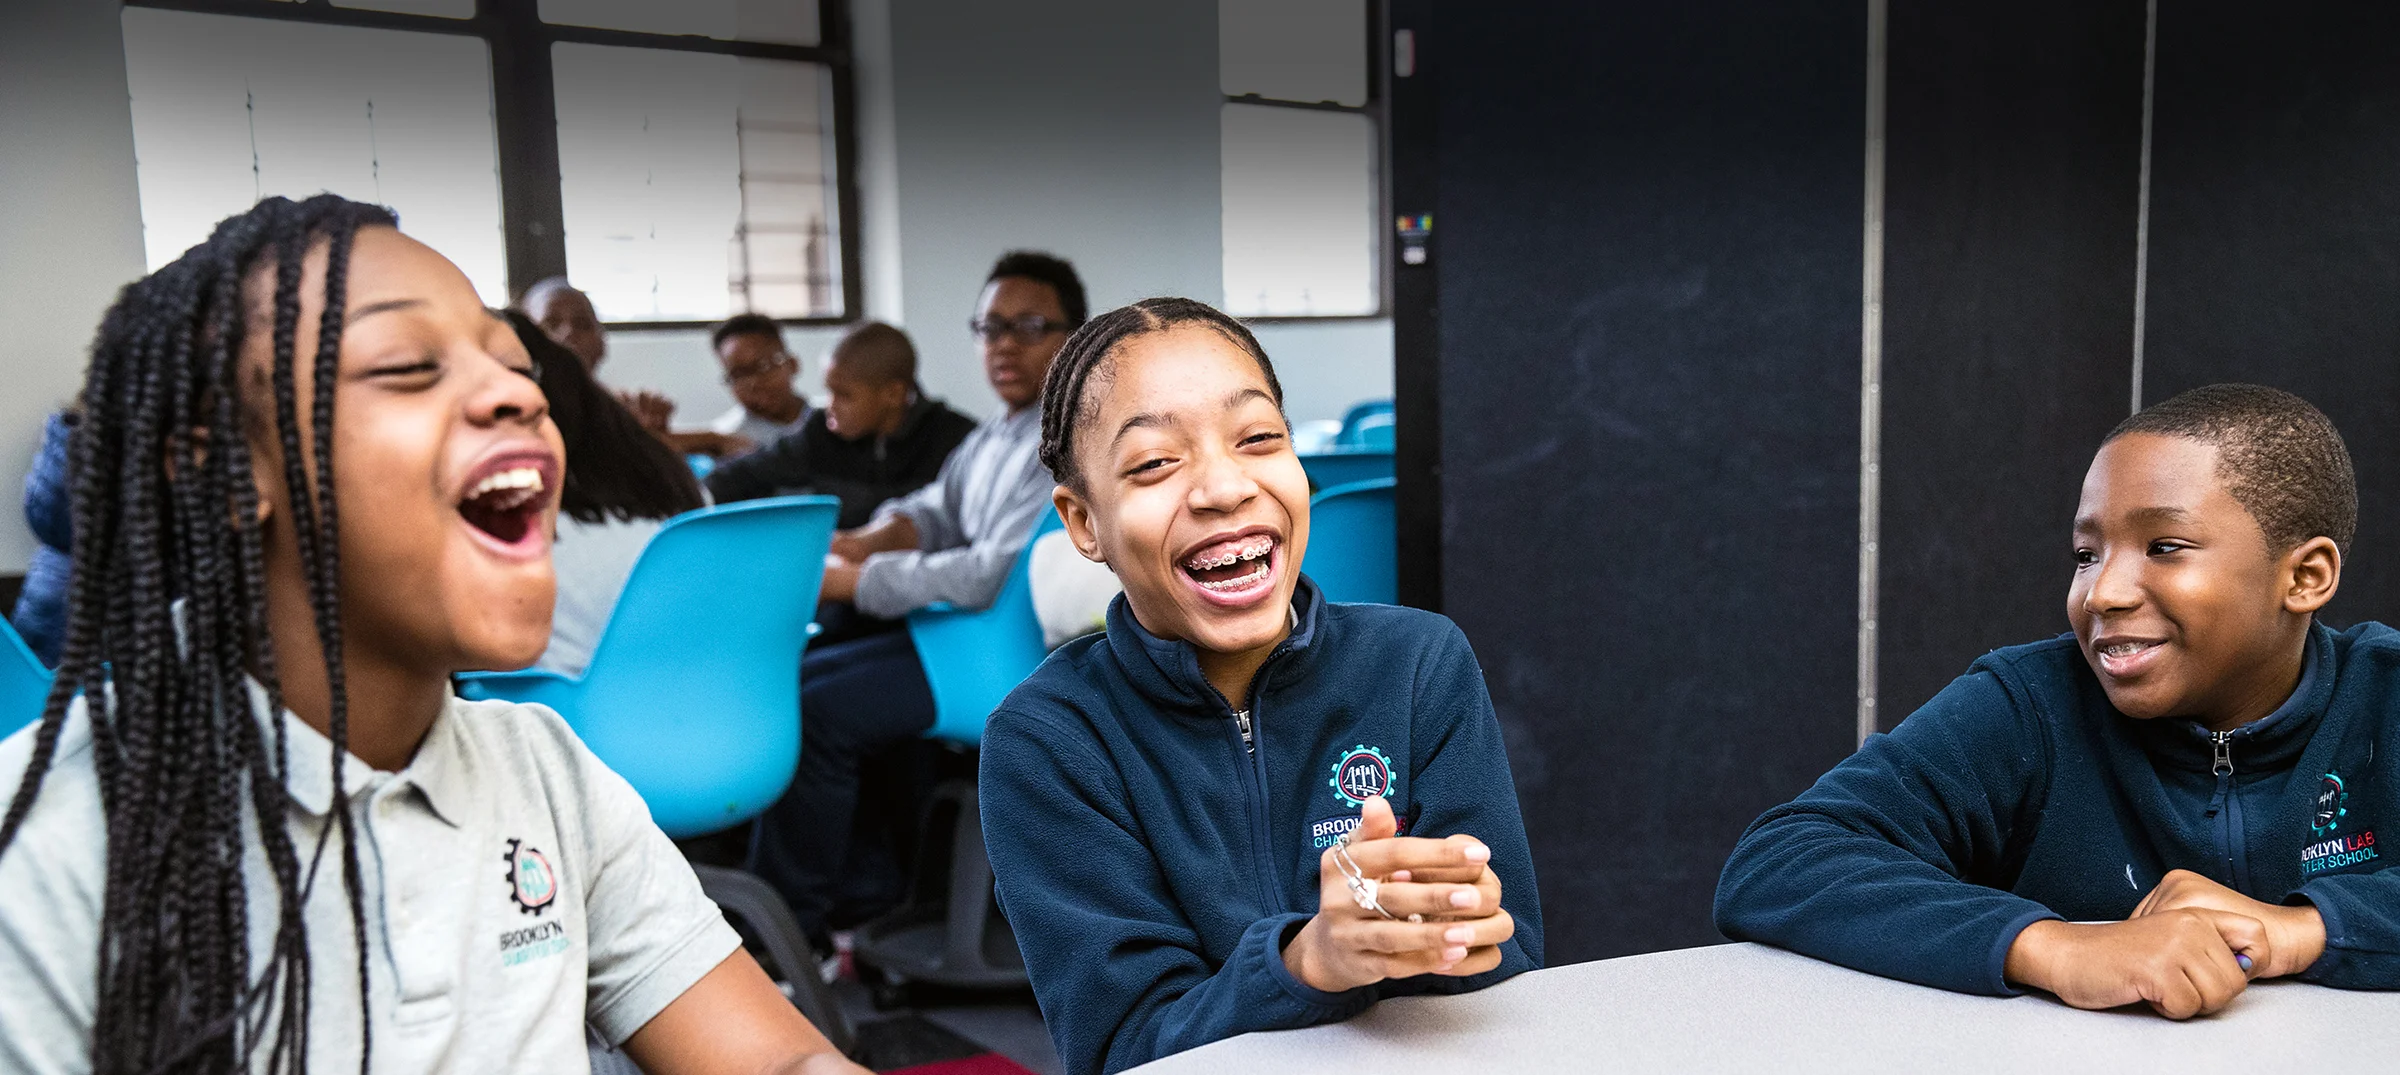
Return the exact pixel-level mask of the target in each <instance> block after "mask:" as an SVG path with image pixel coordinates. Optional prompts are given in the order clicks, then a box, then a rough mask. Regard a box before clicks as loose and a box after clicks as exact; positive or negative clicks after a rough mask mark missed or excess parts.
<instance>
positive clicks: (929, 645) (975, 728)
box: [908, 508, 1065, 746]
mask: <svg viewBox="0 0 2400 1075" xmlns="http://www.w3.org/2000/svg"><path fill="white" fill-rule="evenodd" d="M1064 525H1065V524H1063V523H1061V522H1060V521H1059V518H1058V510H1057V509H1056V508H1052V509H1049V510H1047V511H1044V512H1042V517H1041V519H1040V520H1038V521H1036V522H1035V523H1034V525H1033V534H1032V536H1031V537H1028V538H1026V539H1025V548H1024V550H1023V551H1021V552H1019V553H1017V562H1016V565H1015V566H1013V567H1011V568H1009V571H1008V581H1006V582H1004V583H1002V584H1001V586H1000V594H999V596H998V597H995V598H993V599H992V604H991V606H990V607H989V608H982V609H976V610H973V611H968V610H963V609H955V608H951V607H950V606H948V605H934V606H931V607H929V608H921V609H918V610H916V611H915V612H911V613H909V614H908V637H909V640H910V641H912V642H914V643H916V646H917V660H918V662H919V663H921V664H923V665H924V668H925V682H926V684H927V685H928V686H930V687H932V688H933V714H934V716H933V730H932V731H929V732H926V733H925V735H926V737H927V738H929V739H939V740H942V741H944V742H948V743H957V744H959V745H960V746H974V745H976V744H978V743H981V742H983V722H984V719H985V718H987V717H990V716H991V715H992V710H995V709H998V708H1000V700H1001V699H1003V698H1006V697H1008V692H1010V691H1012V690H1015V689H1017V684H1019V683H1023V682H1025V677H1026V676H1030V675H1032V674H1033V670H1034V669H1036V668H1039V667H1041V664H1042V659H1043V658H1045V657H1048V656H1049V655H1050V650H1049V648H1048V647H1046V646H1044V645H1042V623H1041V621H1040V620H1039V619H1037V618H1035V616H1034V614H1033V580H1032V577H1031V571H1032V566H1033V543H1034V542H1035V541H1037V540H1040V538H1041V536H1042V535H1043V534H1047V533H1049V532H1051V531H1053V530H1057V529H1060V528H1061V527H1063V526H1064Z"/></svg>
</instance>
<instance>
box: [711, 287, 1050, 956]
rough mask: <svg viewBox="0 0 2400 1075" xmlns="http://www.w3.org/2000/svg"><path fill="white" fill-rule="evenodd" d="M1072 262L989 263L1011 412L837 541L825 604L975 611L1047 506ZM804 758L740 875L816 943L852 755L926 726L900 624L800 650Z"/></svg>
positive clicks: (846, 826) (867, 611) (992, 320)
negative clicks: (1046, 417) (1045, 450)
mask: <svg viewBox="0 0 2400 1075" xmlns="http://www.w3.org/2000/svg"><path fill="white" fill-rule="evenodd" d="M1085 310H1086V307H1085V302H1084V294H1083V282H1082V281H1081V280H1080V279H1079V278H1077V276H1076V275H1075V268H1074V266H1072V265H1070V264H1068V263H1067V262H1066V261H1065V260H1063V259H1061V258H1057V257H1053V256H1051V255H1048V254H1038V253H1031V252H1025V251H1016V252H1011V253H1009V254H1007V255H1005V256H1003V257H1002V258H1001V259H1000V260H999V262H998V263H997V264H995V265H993V266H992V271H991V273H990V275H989V276H988V277H987V278H986V280H985V283H984V288H983V296H982V298H981V300H980V301H978V303H977V304H976V310H975V317H974V320H973V321H972V322H971V323H970V325H969V328H970V329H971V330H972V331H973V332H974V333H975V335H976V337H977V339H978V340H980V341H981V343H982V346H983V366H984V375H985V377H986V378H987V379H988V380H989V381H990V383H991V386H992V391H993V392H994V393H995V394H997V395H998V396H999V397H1000V401H1001V403H1002V404H1004V405H1005V407H1006V410H1005V411H1004V412H1003V413H1002V414H1000V415H998V416H995V417H993V418H990V419H987V420H986V421H984V423H983V424H982V425H979V426H977V427H976V428H975V431H974V432H973V433H970V434H968V435H967V439H966V440H965V441H964V442H962V443H961V444H960V445H959V446H958V450H957V451H955V452H952V453H951V455H950V458H949V459H948V460H947V461H946V462H944V463H943V464H942V470H941V476H940V477H938V478H936V479H935V480H934V481H933V483H932V484H931V485H927V486H925V487H924V488H922V489H919V490H917V491H916V492H913V493H910V494H908V495H907V496H903V497H899V498H897V499H894V500H892V501H890V502H888V503H886V504H884V505H883V507H881V508H880V509H878V510H877V511H876V513H875V517H874V518H873V519H872V520H871V521H869V522H868V523H867V524H866V525H865V526H862V527H858V528H856V529H853V530H845V531H842V532H840V533H837V534H835V535H834V539H833V546H832V556H831V557H830V558H829V559H828V560H827V562H826V567H825V582H824V587H823V599H824V600H825V601H826V602H829V603H832V602H846V603H848V604H849V605H851V606H852V607H853V608H855V610H856V611H857V613H858V614H859V615H860V616H861V617H868V618H873V619H879V620H885V621H897V620H899V619H900V618H901V617H903V616H906V615H907V614H908V613H909V612H911V611H913V610H915V609H920V608H924V607H926V606H927V605H932V604H937V603H947V604H950V605H952V606H955V607H958V608H982V607H985V606H987V605H989V604H991V603H992V599H993V598H994V597H995V596H997V595H998V594H999V592H1000V586H1001V583H1002V582H1004V581H1005V580H1006V579H1007V577H1008V572H1009V569H1010V568H1011V567H1013V566H1014V565H1015V563H1016V559H1017V554H1018V553H1019V552H1021V551H1022V550H1023V549H1024V547H1025V541H1026V539H1027V537H1028V536H1029V535H1030V534H1031V533H1032V530H1033V524H1034V521H1035V520H1036V519H1038V518H1040V516H1041V513H1042V512H1044V511H1046V510H1048V509H1049V505H1050V490H1051V488H1052V486H1053V485H1054V484H1055V483H1053V482H1052V481H1051V479H1050V474H1049V472H1048V471H1047V470H1045V469H1044V468H1043V466H1042V463H1041V460H1040V459H1039V458H1038V452H1039V448H1040V441H1041V432H1042V428H1041V427H1042V415H1041V405H1040V404H1041V393H1042V378H1043V376H1044V375H1046V374H1047V373H1048V372H1049V370H1050V360H1051V359H1052V358H1053V357H1056V356H1057V354H1058V349H1059V347H1060V346H1061V345H1063V344H1065V343H1066V340H1067V334H1068V333H1070V332H1072V331H1074V329H1075V327H1076V326H1078V325H1081V324H1082V323H1083V321H1084V317H1085ZM800 714H801V715H800V743H801V746H800V765H799V768H798V769H797V770H796V771H795V772H794V773H793V775H792V784H791V788H790V789H789V790H787V791H786V792H784V796H783V799H782V801H780V802H777V803H776V804H775V805H774V806H773V807H772V808H770V809H769V810H768V811H767V812H766V813H765V814H764V815H761V816H760V818H759V819H758V825H757V828H756V829H755V830H754V835H753V837H752V841H751V847H750V863H749V866H750V869H752V870H753V871H755V872H756V873H758V874H759V875H760V876H762V877H764V878H766V879H767V881H768V882H769V883H771V884H773V885H774V886H775V887H776V888H777V889H778V890H780V891H781V892H782V893H783V897H784V899H785V900H786V901H787V902H789V903H790V904H791V905H792V911H793V912H794V913H795V914H797V915H798V916H799V919H800V924H801V926H802V927H803V928H804V929H806V930H807V931H808V932H809V934H810V936H811V937H812V938H813V939H815V940H816V941H817V942H818V943H819V944H820V945H821V944H822V943H823V942H824V941H825V939H826V933H827V931H828V929H829V928H831V927H832V925H836V924H829V923H828V922H827V921H826V918H827V913H828V912H829V911H830V910H831V909H832V907H833V904H834V899H835V895H836V892H837V888H838V887H839V886H838V882H839V881H840V880H841V876H840V874H841V870H842V867H843V860H844V859H845V858H847V857H848V855H849V852H850V836H851V827H852V820H853V816H854V814H855V813H856V811H857V807H858V798H859V763H860V762H861V761H862V760H863V759H864V758H866V757H868V756H869V755H872V754H875V753H878V752H880V751H882V750H884V749H886V748H888V747H891V746H894V745H897V744H900V743H904V742H906V741H908V740H910V739H914V738H916V737H918V736H921V735H923V734H925V730H926V729H927V728H930V727H932V726H933V716H934V710H933V693H932V690H931V688H929V687H928V686H926V683H925V674H924V669H923V667H922V666H921V665H920V664H918V662H917V652H916V647H915V646H914V645H913V644H912V643H911V642H910V640H909V636H908V632H906V631H899V630H887V631H882V632H880V633H872V634H868V635H866V636H865V637H860V638H855V639H853V640H850V641H845V642H842V643H840V644H838V645H819V646H817V647H816V648H814V649H812V650H810V651H809V654H808V656H807V657H806V658H805V659H804V660H803V661H802V663H801V669H800Z"/></svg>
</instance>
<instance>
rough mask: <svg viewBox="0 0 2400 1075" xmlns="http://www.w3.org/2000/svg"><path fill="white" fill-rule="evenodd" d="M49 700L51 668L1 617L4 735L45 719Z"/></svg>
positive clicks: (0, 723)
mask: <svg viewBox="0 0 2400 1075" xmlns="http://www.w3.org/2000/svg"><path fill="white" fill-rule="evenodd" d="M49 700H50V669H48V668H46V667H44V666H43V665H42V661H41V658H39V657H36V656H34V655H33V651H32V650H31V649H28V648H26V646H25V640H24V639H22V638H19V637H17V629H16V628H14V627H11V626H9V623H8V619H7V618H6V617H0V739H6V738H8V737H9V736H10V735H13V734H15V733H16V731H17V729H19V728H22V727H24V726H26V725H28V724H31V723H33V722H34V721H37V720H40V719H42V704H43V703H44V702H47V701H49Z"/></svg>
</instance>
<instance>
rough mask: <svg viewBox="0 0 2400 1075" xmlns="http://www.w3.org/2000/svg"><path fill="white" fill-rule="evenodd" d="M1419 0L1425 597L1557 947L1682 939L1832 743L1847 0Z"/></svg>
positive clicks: (1842, 645) (1570, 957)
mask: <svg viewBox="0 0 2400 1075" xmlns="http://www.w3.org/2000/svg"><path fill="white" fill-rule="evenodd" d="M1436 8H1437V10H1435V11H1434V12H1433V15H1432V18H1433V22H1432V28H1431V29H1430V31H1428V32H1426V33H1424V34H1423V36H1422V39H1421V41H1420V44H1419V57H1420V63H1422V64H1425V65H1427V66H1428V68H1429V69H1431V71H1432V73H1433V75H1434V76H1435V77H1436V78H1437V79H1438V97H1439V113H1438V120H1439V146H1438V158H1439V167H1438V185H1439V195H1438V205H1439V208H1438V209H1437V210H1436V213H1435V217H1436V221H1437V224H1436V234H1437V248H1436V249H1437V259H1438V261H1439V262H1440V265H1439V268H1440V273H1441V282H1440V295H1439V300H1438V301H1439V306H1438V309H1439V317H1438V324H1439V341H1440V348H1439V363H1440V377H1439V386H1440V408H1441V427H1440V438H1441V466H1442V471H1441V498H1442V509H1443V510H1442V556H1441V572H1442V574H1441V578H1442V590H1443V608H1444V610H1445V611H1446V612H1448V613H1449V614H1450V615H1451V616H1452V617H1454V618H1455V619H1456V620H1457V621H1458V622H1459V624H1460V625H1461V626H1462V627H1464V628H1465V629H1466V632H1467V635H1468V637H1469V638H1470V639H1472V640H1473V642H1474V644H1475V647H1476V650H1477V653H1478V654H1479V655H1480V657H1481V658H1482V660H1483V663H1484V667H1485V669H1486V672H1487V674H1488V678H1489V681H1490V684H1491V690H1492V695H1493V699H1494V701H1495V703H1496V704H1497V706H1498V708H1499V711H1500V715H1501V719H1502V722H1503V723H1504V725H1505V726H1506V729H1507V732H1508V736H1509V750H1510V758H1511V761H1512V763H1513V764H1514V766H1515V769H1516V776H1517V781H1518V786H1519V790H1520V792H1521V793H1522V795H1523V801H1524V806H1525V820H1526V827H1527V830H1528V832H1529V834H1530V835H1531V837H1532V840H1533V847H1534V853H1535V857H1536V865H1537V867H1538V869H1539V871H1540V876H1541V881H1542V904H1543V909H1544V912H1545V918H1546V919H1547V924H1548V928H1549V931H1550V959H1551V961H1552V962H1554V963H1564V962H1571V961H1575V960H1585V959H1594V958H1599V957H1605V956H1612V955H1619V954H1623V953H1628V952H1639V951H1647V950H1654V949H1660V948H1668V947H1678V946H1684V945H1691V944H1701V943H1708V942H1711V941H1714V940H1716V939H1717V935H1716V932H1715V930H1714V929H1713V928H1712V927H1711V925H1710V922H1709V900H1710V896H1711V893H1712V892H1713V890H1714V888H1715V885H1716V879H1717V872H1718V869H1719V867H1720V866H1721V865H1722V863H1723V860H1724V855H1725V853H1726V852H1727V851H1728V850H1729V849H1730V848H1731V847H1732V845H1733V842H1734V840H1735V838H1736V837H1737V836H1738V835H1739V834H1740V832H1741V830H1742V828H1743V827H1744V826H1745V825H1746V824H1748V823H1749V821H1750V820H1751V819H1752V818H1753V817H1754V816H1755V815H1756V814H1757V813H1758V812H1759V811H1760V810H1762V809H1764V808H1766V807H1768V806H1770V805H1773V804H1774V803H1776V802H1779V801H1782V800H1784V799H1786V798H1789V797H1790V796H1791V795H1793V794H1795V793H1797V792H1798V791H1799V790H1800V789H1802V788H1804V787H1806V786H1807V785H1808V783H1809V782H1810V781H1812V780H1814V779H1815V778H1816V777H1817V775H1818V774H1819V773H1821V772H1823V771H1824V769H1825V768H1826V767H1828V766H1829V765H1831V764H1832V763H1833V762H1835V761H1836V760H1838V759H1840V758H1841V757H1842V756H1843V755H1844V754H1846V753H1848V752H1849V750H1850V748H1851V744H1852V737H1853V732H1852V729H1853V725H1854V721H1853V713H1854V704H1853V695H1854V690H1855V678H1854V668H1855V660H1854V658H1855V627H1854V625H1855V616H1856V600H1857V598H1856V580H1857V559H1856V556H1857V553H1856V540H1857V512H1858V479H1857V459H1858V414H1859V411H1858V392H1859V386H1858V369H1859V309H1860V306H1859V303H1860V294H1861V291H1860V274H1861V259H1862V244H1861V239H1860V234H1861V227H1860V207H1861V204H1862V194H1861V191H1862V183H1863V179H1864V164H1863V161H1864V155H1865V150H1864V115H1865V105H1864V99H1865V98H1864V94H1865V80H1866V75H1865V72H1866V57H1865V52H1866V34H1867V27H1866V21H1865V20H1866V5H1864V4H1860V3H1855V2H1843V3H1835V2H1808V3H1800V2H1790V3H1779V4H1737V3H1724V2H1708V3H1677V4H1550V5H1538V6H1536V5H1518V4H1441V5H1436ZM1427 151H1428V147H1425V146H1422V145H1402V144H1397V143H1396V144H1395V153H1396V154H1406V153H1411V152H1427ZM1412 323H1415V324H1422V323H1423V322H1422V321H1415V322H1412V321H1405V320H1404V321H1403V322H1402V323H1401V328H1400V330H1401V331H1402V332H1408V331H1411V329H1410V327H1409V326H1410V325H1411V324H1412ZM1407 348H1408V342H1407V341H1403V342H1402V349H1403V355H1404V357H1405V355H1406V354H1408V353H1409V352H1408V350H1407ZM1407 376H1408V373H1407V371H1402V377H1403V380H1404V381H1405V380H1406V378H1407Z"/></svg>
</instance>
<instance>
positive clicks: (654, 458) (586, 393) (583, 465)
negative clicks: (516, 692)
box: [509, 313, 706, 676]
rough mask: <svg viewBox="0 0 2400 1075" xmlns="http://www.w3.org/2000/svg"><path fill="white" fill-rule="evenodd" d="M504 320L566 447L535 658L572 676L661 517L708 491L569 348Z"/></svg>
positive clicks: (512, 318) (700, 500)
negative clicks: (544, 622)
mask: <svg viewBox="0 0 2400 1075" xmlns="http://www.w3.org/2000/svg"><path fill="white" fill-rule="evenodd" d="M509 323H510V324H511V325H513V326H515V328H516V331H517V339H518V340H519V341H520V342H522V343H523V344H524V346H525V350H526V352H527V353H528V354H529V355H531V356H532V357H533V368H534V371H535V377H536V379H537V380H538V381H539V383H540V385H541V389H542V396H543V398H544V399H546V400H547V401H548V402H549V405H550V417H551V420H552V421H553V422H554V423H556V424H557V426H558V436H559V441H560V443H561V445H562V446H564V447H565V449H566V453H567V472H566V480H565V482H564V483H563V484H562V485H561V486H560V488H559V491H558V537H557V539H556V541H555V543H554V544H553V545H552V546H551V549H550V563H551V566H552V569H553V570H554V571H555V573H556V575H557V577H558V604H557V606H556V609H555V610H554V611H553V612H552V613H551V614H550V645H549V648H547V649H544V650H543V651H542V656H541V659H540V660H538V661H535V662H534V665H535V666H536V667H539V668H547V669H549V670H551V671H553V672H562V673H565V674H567V675H571V676H579V675H582V674H583V670H584V667H585V666H586V665H588V664H590V663H591V660H592V649H593V647H595V646H597V645H599V644H600V635H601V634H602V632H604V631H605V630H607V628H608V619H609V616H610V614H612V613H613V612H615V611H616V607H617V595H618V594H620V593H622V592H624V589H625V580H626V579H627V578H628V577H629V576H631V575H632V574H633V565H634V563H635V562H636V561H638V560H640V559H641V557H642V550H643V549H644V548H647V547H648V546H649V544H650V538H651V536H652V535H654V534H656V533H658V527H659V524H660V523H663V522H665V521H666V520H668V519H670V518H673V517H675V516H677V515H680V514H682V513H684V512H687V511H692V510H695V509H698V508H700V507H702V506H703V505H704V504H705V503H706V498H705V497H704V496H703V495H702V494H701V491H700V483H699V482H698V481H697V480H696V479H694V478H693V477H692V470H691V467H690V466H688V465H686V464H685V463H684V461H683V457H681V456H679V455H676V454H675V452H674V450H673V449H670V448H668V447H667V446H666V445H664V444H661V443H659V441H658V438H656V437H653V436H651V435H650V431H649V430H646V429H643V428H642V423H641V420H640V419H638V418H635V417H634V415H633V412H631V411H629V410H626V409H625V406H624V404H622V403H620V402H618V400H617V398H616V397H615V396H613V395H610V394H609V392H608V390H607V389H605V388H602V387H600V384H599V382H597V381H594V380H592V375H591V372H590V371H589V370H586V369H585V368H584V367H583V364H582V363H580V362H577V361H575V355H574V354H573V353H572V352H570V351H568V350H567V349H566V348H564V347H562V346H560V345H559V344H557V343H555V342H553V341H552V340H551V339H550V338H549V337H548V336H546V335H544V334H543V333H542V330H541V328H540V326H538V325H535V324H534V323H533V322H532V321H530V320H528V319H527V318H526V317H525V316H524V315H522V314H516V313H511V314H510V315H509Z"/></svg>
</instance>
